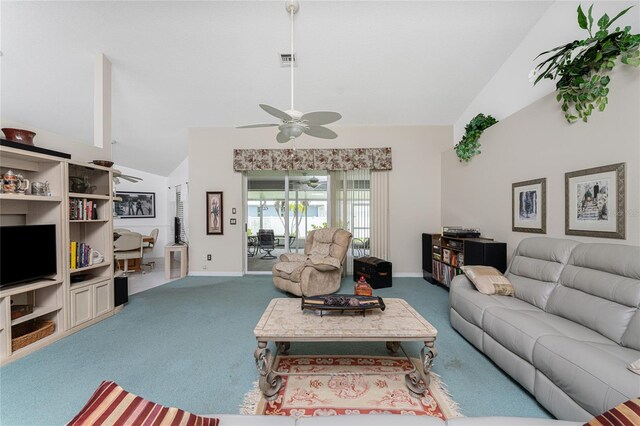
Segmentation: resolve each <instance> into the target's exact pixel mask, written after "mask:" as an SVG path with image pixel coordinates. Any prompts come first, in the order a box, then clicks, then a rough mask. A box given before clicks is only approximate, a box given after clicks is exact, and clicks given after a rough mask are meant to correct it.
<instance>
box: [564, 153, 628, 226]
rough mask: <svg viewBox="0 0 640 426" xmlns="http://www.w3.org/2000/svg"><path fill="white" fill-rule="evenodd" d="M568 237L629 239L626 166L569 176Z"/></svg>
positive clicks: (618, 164) (622, 164)
mask: <svg viewBox="0 0 640 426" xmlns="http://www.w3.org/2000/svg"><path fill="white" fill-rule="evenodd" d="M564 176H565V178H564V182H565V185H564V194H565V226H564V228H565V234H566V235H581V236H585V237H599V238H615V239H625V238H626V230H625V227H626V207H625V205H626V163H616V164H610V165H608V166H601V167H593V168H590V169H584V170H577V171H575V172H568V173H565V175H564Z"/></svg>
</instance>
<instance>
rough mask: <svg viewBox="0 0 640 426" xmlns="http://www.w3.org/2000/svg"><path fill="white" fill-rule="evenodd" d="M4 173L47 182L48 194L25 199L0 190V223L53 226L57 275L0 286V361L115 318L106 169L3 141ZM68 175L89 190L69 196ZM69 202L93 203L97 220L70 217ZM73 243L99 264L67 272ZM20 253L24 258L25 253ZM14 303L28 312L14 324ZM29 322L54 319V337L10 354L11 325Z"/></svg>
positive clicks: (1, 161)
mask: <svg viewBox="0 0 640 426" xmlns="http://www.w3.org/2000/svg"><path fill="white" fill-rule="evenodd" d="M9 169H11V170H13V172H14V173H20V174H22V175H23V176H24V177H25V178H27V179H29V180H30V181H31V182H45V181H47V182H49V188H50V191H51V196H38V195H30V194H29V192H30V191H27V194H13V193H0V226H6V225H37V224H54V225H56V253H57V257H56V265H57V268H56V269H57V273H56V274H55V276H52V277H50V278H47V279H42V280H37V281H34V282H29V283H22V284H15V285H12V286H8V287H4V288H0V363H1V364H5V363H7V362H10V361H12V360H15V359H17V358H19V357H21V356H23V355H26V354H28V353H31V352H33V351H35V350H37V349H39V348H42V347H44V346H46V345H48V344H50V343H52V342H54V341H56V340H58V339H60V338H62V337H64V336H66V335H68V334H70V333H73V332H75V331H77V330H79V329H81V328H83V327H86V326H88V325H91V324H94V323H96V322H98V321H101V320H102V319H104V318H107V317H108V316H110V315H112V314H113V313H114V307H113V216H112V211H113V204H112V172H111V169H109V168H105V167H100V166H96V165H90V164H84V163H78V162H74V161H71V160H69V159H67V158H62V157H59V156H55V155H49V154H45V153H42V152H34V151H30V150H26V149H21V148H18V147H14V146H6V145H4V144H3V145H2V146H0V174H4V173H5V172H6V171H7V170H9ZM70 177H80V178H82V179H85V178H86V182H88V183H89V186H88V187H87V188H86V190H87V192H90V193H82V192H78V186H77V184H76V185H75V187H74V192H70V188H71V186H72V185H71V184H72V181H71V180H70ZM76 182H77V179H76ZM75 199H80V200H90V201H91V202H92V203H95V206H96V207H95V210H96V213H97V217H96V218H82V219H74V220H71V219H70V217H71V216H70V210H69V207H70V204H71V202H72V200H75ZM71 241H80V242H84V243H86V244H88V245H89V246H91V248H92V249H94V250H97V251H99V252H100V253H101V254H102V255H103V256H104V260H103V261H102V262H101V263H97V264H91V265H87V266H85V267H81V268H75V269H71V265H70V259H71V257H70V256H71V254H70V242H71ZM25 255H26V256H29V254H28V253H27V254H25ZM72 276H73V277H74V283H73V284H71V281H72V280H71V278H72ZM76 278H77V279H76ZM12 305H14V306H15V305H29V306H31V307H32V312H30V313H28V314H26V315H23V316H21V317H18V318H14V319H12V318H11V306H12ZM33 320H49V321H53V322H54V324H55V331H54V333H53V334H52V335H50V336H47V337H45V338H43V339H40V340H37V341H35V342H33V343H31V344H29V345H27V346H25V347H23V348H21V349H18V350H16V351H13V350H12V347H11V346H12V344H11V341H12V338H14V337H15V336H14V335H13V331H14V327H16V326H20V325H21V324H22V325H24V324H25V323H27V322H29V321H33Z"/></svg>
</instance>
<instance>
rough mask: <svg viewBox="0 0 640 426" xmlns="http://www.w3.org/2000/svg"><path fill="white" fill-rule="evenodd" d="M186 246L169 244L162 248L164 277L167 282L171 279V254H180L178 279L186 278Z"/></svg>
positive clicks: (187, 261)
mask: <svg viewBox="0 0 640 426" xmlns="http://www.w3.org/2000/svg"><path fill="white" fill-rule="evenodd" d="M187 249H188V246H187V245H186V244H183V245H182V244H181V245H174V244H169V245H166V246H164V277H165V278H166V279H168V280H170V279H171V262H172V261H173V253H174V252H178V253H180V276H179V278H182V277H186V276H187V268H188V266H189V259H188V250H187Z"/></svg>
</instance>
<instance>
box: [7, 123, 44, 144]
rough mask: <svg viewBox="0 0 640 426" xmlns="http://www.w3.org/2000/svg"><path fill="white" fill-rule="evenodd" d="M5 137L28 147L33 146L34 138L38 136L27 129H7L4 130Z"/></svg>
mask: <svg viewBox="0 0 640 426" xmlns="http://www.w3.org/2000/svg"><path fill="white" fill-rule="evenodd" d="M2 132H3V133H4V136H5V137H6V138H7V139H8V140H10V141H12V142H19V143H23V144H26V145H33V137H34V136H35V135H36V134H35V133H34V132H32V131H30V130H25V129H12V128H9V127H5V128H3V129H2Z"/></svg>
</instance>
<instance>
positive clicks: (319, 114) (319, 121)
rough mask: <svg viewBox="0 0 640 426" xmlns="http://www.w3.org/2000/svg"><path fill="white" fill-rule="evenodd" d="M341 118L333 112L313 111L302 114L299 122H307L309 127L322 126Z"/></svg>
mask: <svg viewBox="0 0 640 426" xmlns="http://www.w3.org/2000/svg"><path fill="white" fill-rule="evenodd" d="M341 118H342V116H341V115H340V114H338V113H337V112H333V111H314V112H308V113H306V114H303V115H302V117H300V119H301V120H307V121H308V122H309V125H310V126H322V125H323V124H330V123H333V122H335V121H338V120H340V119H341Z"/></svg>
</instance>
